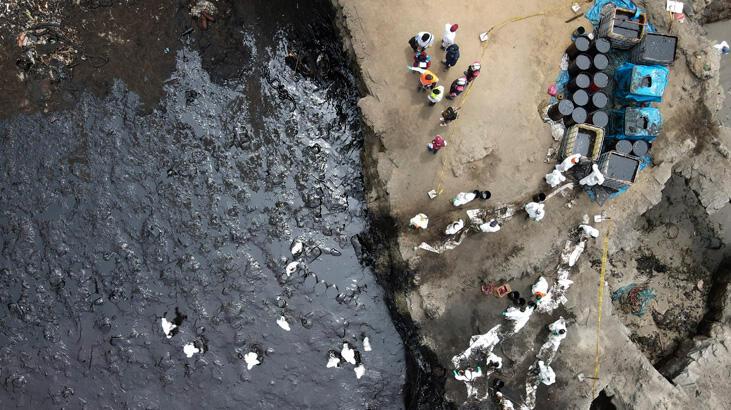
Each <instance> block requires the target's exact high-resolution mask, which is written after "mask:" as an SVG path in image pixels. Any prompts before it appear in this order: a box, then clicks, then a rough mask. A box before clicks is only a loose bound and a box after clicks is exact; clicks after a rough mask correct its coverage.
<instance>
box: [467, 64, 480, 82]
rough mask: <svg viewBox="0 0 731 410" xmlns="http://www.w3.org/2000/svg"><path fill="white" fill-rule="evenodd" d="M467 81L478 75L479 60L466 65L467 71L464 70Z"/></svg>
mask: <svg viewBox="0 0 731 410" xmlns="http://www.w3.org/2000/svg"><path fill="white" fill-rule="evenodd" d="M464 75H465V77H466V78H467V82H472V81H474V80H475V79H476V78H477V77H478V76H479V75H480V62H479V61H475V62H474V63H472V64H470V66H469V67H467V71H465V72H464Z"/></svg>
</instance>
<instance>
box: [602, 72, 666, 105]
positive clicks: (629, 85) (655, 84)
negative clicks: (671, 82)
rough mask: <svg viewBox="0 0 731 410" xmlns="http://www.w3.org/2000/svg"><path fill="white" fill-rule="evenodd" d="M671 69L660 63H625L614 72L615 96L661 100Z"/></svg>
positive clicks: (621, 98)
mask: <svg viewBox="0 0 731 410" xmlns="http://www.w3.org/2000/svg"><path fill="white" fill-rule="evenodd" d="M668 74H670V70H668V68H667V67H663V66H660V65H635V64H631V63H624V64H622V65H621V66H619V67H618V68H617V70H616V71H615V72H614V81H615V82H616V87H615V89H614V96H615V97H617V98H619V99H620V100H625V101H635V102H660V101H662V95H663V93H665V86H666V85H667V83H668Z"/></svg>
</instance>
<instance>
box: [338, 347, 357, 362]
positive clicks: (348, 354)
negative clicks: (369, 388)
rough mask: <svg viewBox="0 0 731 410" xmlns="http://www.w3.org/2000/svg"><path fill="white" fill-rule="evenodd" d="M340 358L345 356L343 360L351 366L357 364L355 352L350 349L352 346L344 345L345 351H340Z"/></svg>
mask: <svg viewBox="0 0 731 410" xmlns="http://www.w3.org/2000/svg"><path fill="white" fill-rule="evenodd" d="M340 356H343V360H345V361H346V362H348V363H350V364H355V350H353V349H351V348H350V345H348V344H347V343H343V350H341V351H340Z"/></svg>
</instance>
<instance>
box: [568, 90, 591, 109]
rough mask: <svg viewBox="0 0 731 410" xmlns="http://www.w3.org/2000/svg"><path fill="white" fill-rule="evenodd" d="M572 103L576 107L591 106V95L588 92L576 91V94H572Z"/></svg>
mask: <svg viewBox="0 0 731 410" xmlns="http://www.w3.org/2000/svg"><path fill="white" fill-rule="evenodd" d="M571 101H572V102H573V103H574V106H575V107H583V106H585V105H587V104H589V93H587V92H586V90H576V92H575V93H573V94H571Z"/></svg>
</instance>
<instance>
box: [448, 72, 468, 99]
mask: <svg viewBox="0 0 731 410" xmlns="http://www.w3.org/2000/svg"><path fill="white" fill-rule="evenodd" d="M466 88H467V77H459V78H458V79H456V80H454V81H452V85H451V86H449V95H448V96H447V98H449V99H450V100H453V99H454V97H457V96H458V95H460V94H462V93H463V92H464V90H465V89H466Z"/></svg>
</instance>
